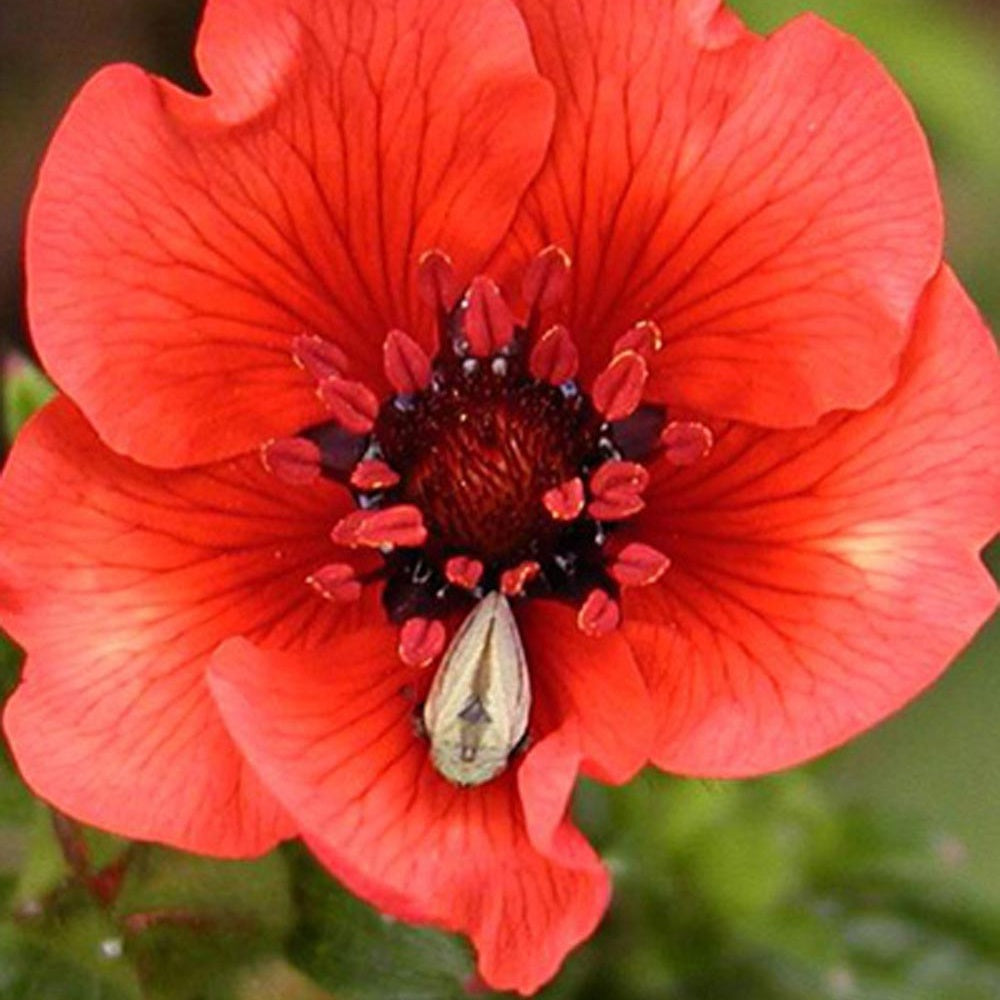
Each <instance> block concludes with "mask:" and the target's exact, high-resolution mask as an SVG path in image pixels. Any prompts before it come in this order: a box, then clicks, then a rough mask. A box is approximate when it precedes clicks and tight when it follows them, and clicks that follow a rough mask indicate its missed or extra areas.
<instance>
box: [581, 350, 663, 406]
mask: <svg viewBox="0 0 1000 1000" xmlns="http://www.w3.org/2000/svg"><path fill="white" fill-rule="evenodd" d="M648 377H649V368H648V367H647V365H646V361H645V359H644V358H643V357H642V355H641V354H637V353H636V352H635V351H622V353H621V354H616V355H615V357H614V359H613V360H612V362H611V364H609V365H608V367H607V368H605V369H604V371H602V372H601V374H600V375H598V376H597V378H596V379H594V389H593V392H592V394H591V396H592V398H593V401H594V406H595V407H596V408H597V412H598V413H601V414H603V416H604V418H605V419H606V420H624V419H625V418H626V417H630V416H631V415H632V414H633V413H634V412H635V409H636V407H637V406H638V405H639V403H641V402H642V391H643V389H644V388H645V386H646V379H647V378H648Z"/></svg>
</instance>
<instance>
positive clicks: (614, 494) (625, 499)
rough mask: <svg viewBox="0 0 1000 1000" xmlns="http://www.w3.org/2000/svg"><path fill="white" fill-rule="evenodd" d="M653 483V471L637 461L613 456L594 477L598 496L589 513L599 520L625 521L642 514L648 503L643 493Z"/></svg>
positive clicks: (593, 490)
mask: <svg viewBox="0 0 1000 1000" xmlns="http://www.w3.org/2000/svg"><path fill="white" fill-rule="evenodd" d="M648 485H649V473H648V472H647V471H646V469H645V468H644V467H643V466H641V465H639V464H638V463H637V462H622V461H619V460H618V459H611V460H610V461H608V462H605V463H604V464H603V465H602V466H601V467H600V468H599V469H598V470H597V471H596V472H595V473H594V474H593V475H592V476H591V477H590V492H591V495H592V496H593V497H594V499H593V500H591V502H590V503H589V504H588V506H587V513H588V514H590V516H591V517H593V518H594V519H595V520H598V521H621V520H624V519H625V518H627V517H631V516H632V515H633V514H638V513H639V511H640V510H642V508H643V507H645V503H644V502H643V500H642V493H643V491H644V490H645V489H646V487H647V486H648Z"/></svg>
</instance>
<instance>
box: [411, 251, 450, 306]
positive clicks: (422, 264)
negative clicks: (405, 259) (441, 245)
mask: <svg viewBox="0 0 1000 1000" xmlns="http://www.w3.org/2000/svg"><path fill="white" fill-rule="evenodd" d="M417 290H418V291H419V292H420V297H421V298H422V299H423V300H424V302H426V303H427V305H429V306H430V307H431V308H432V309H441V310H443V311H444V312H451V310H452V309H453V308H454V307H455V303H456V302H457V301H458V295H459V292H460V291H461V289H460V288H459V284H458V277H457V276H456V274H455V268H454V266H453V265H452V263H451V258H450V257H449V256H448V255H447V254H446V253H444V252H443V251H441V250H428V251H427V252H426V253H423V254H421V255H420V260H419V261H418V262H417Z"/></svg>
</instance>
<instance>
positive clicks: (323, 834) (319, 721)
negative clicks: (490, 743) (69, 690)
mask: <svg viewBox="0 0 1000 1000" xmlns="http://www.w3.org/2000/svg"><path fill="white" fill-rule="evenodd" d="M394 645H395V643H394V641H393V640H392V638H391V637H388V638H387V637H386V636H385V633H384V632H383V631H381V630H380V631H378V632H370V633H362V634H356V635H354V636H351V637H349V638H348V639H346V640H345V641H343V642H341V643H339V644H338V645H337V646H335V647H332V648H331V649H329V650H321V651H317V653H315V654H313V655H309V656H283V655H280V654H277V653H264V652H262V651H259V650H257V649H255V648H254V647H252V646H251V645H250V644H249V643H246V642H240V641H234V642H231V643H227V644H226V645H225V646H224V647H223V648H222V649H221V650H220V651H219V652H218V653H217V654H216V657H215V661H214V665H213V668H212V672H211V678H210V682H211V685H212V690H213V691H214V693H215V696H216V698H217V700H218V703H219V706H220V708H221V710H222V713H223V716H224V717H225V719H226V721H227V724H228V725H229V727H230V729H231V731H232V733H233V735H234V737H235V738H236V740H237V741H238V742H239V744H240V746H241V747H242V749H243V751H244V752H245V753H246V755H247V758H248V759H249V760H250V761H251V763H252V764H253V766H254V768H255V769H256V770H257V771H258V772H259V773H260V774H261V775H262V776H263V778H264V780H265V781H266V782H267V784H268V786H269V787H270V788H272V789H273V791H274V793H275V794H276V795H277V796H278V798H279V799H280V800H281V802H282V803H283V804H284V805H285V806H286V808H288V810H289V811H290V812H291V814H292V815H293V816H295V818H296V821H297V822H298V823H299V825H300V827H301V828H302V829H303V830H304V831H305V832H306V833H307V834H308V835H309V840H310V843H311V844H313V845H315V847H316V848H318V850H319V851H320V853H321V856H322V858H323V860H324V861H325V862H326V864H327V865H328V866H329V867H330V868H331V869H332V871H333V872H334V874H336V875H337V876H338V877H339V878H341V879H342V880H343V881H345V882H346V883H347V885H348V886H349V887H351V888H352V889H353V890H354V891H356V892H360V893H362V894H363V895H365V896H366V897H367V898H368V899H370V900H371V901H372V902H373V903H374V904H375V905H376V906H379V907H380V908H382V909H384V910H387V911H388V912H390V913H394V914H396V915H399V916H401V917H403V919H409V920H421V921H422V922H428V923H434V924H437V925H439V926H442V927H446V928H449V929H452V930H458V931H462V932H463V933H466V934H468V935H469V936H470V937H471V938H472V939H473V942H474V943H475V946H476V950H477V952H478V957H479V967H480V973H481V975H482V976H483V978H484V979H486V980H487V981H488V982H489V983H490V984H491V985H492V986H494V987H495V988H497V989H516V990H519V991H521V992H523V993H530V992H532V991H534V990H535V989H537V988H538V987H539V986H540V985H541V984H542V983H543V982H544V981H545V980H547V979H548V978H550V977H551V976H552V975H553V974H554V973H555V971H556V969H557V968H558V966H559V965H560V963H561V962H562V960H563V958H564V956H565V954H566V952H567V951H568V950H569V949H570V948H572V947H573V946H574V945H575V944H577V943H578V942H579V941H581V940H582V939H583V938H585V937H587V936H588V935H589V934H590V933H592V931H593V929H594V925H595V924H596V922H597V920H598V919H599V918H600V915H601V913H602V912H603V909H604V907H605V905H606V902H607V897H608V883H607V877H606V875H605V874H604V872H603V870H602V869H601V868H600V865H599V862H598V861H597V859H596V857H595V856H594V854H593V852H592V851H588V852H586V853H584V852H582V851H581V850H580V848H579V839H578V838H579V834H576V838H577V840H576V841H575V842H574V843H573V850H572V852H571V854H570V855H569V856H568V858H567V860H569V861H571V862H572V863H573V867H567V866H566V865H564V864H560V859H559V858H558V857H551V856H547V855H543V854H541V853H540V852H539V851H537V850H536V849H535V848H534V847H533V846H532V844H531V842H530V841H529V839H528V836H527V834H526V831H525V827H524V821H523V819H522V816H521V805H520V801H519V796H518V792H517V786H516V782H515V780H514V776H513V772H512V771H508V773H507V774H505V775H503V776H502V777H501V778H499V779H498V780H496V781H493V782H490V783H489V784H487V785H484V786H481V787H479V788H466V789H459V788H456V787H455V786H453V785H451V784H449V783H448V782H447V781H445V780H444V779H443V778H442V777H441V776H440V775H438V773H437V772H436V771H435V770H434V769H433V768H432V767H431V766H430V765H429V763H428V754H427V746H426V743H425V742H424V741H423V740H421V739H420V738H419V737H418V736H416V735H415V732H414V727H413V711H414V705H413V702H412V699H408V698H407V697H406V696H405V694H404V693H403V691H404V689H405V688H406V687H407V686H408V685H409V684H411V683H412V681H413V678H414V676H415V674H414V671H413V670H412V669H408V668H405V667H403V666H402V665H401V664H400V663H399V662H398V660H397V659H396V652H395V648H394ZM333 660H335V662H336V663H337V669H336V670H331V669H330V663H331V662H332V661H333ZM554 763H558V766H560V767H561V768H563V769H565V768H566V767H567V766H572V761H571V760H568V759H566V758H565V757H564V758H562V759H560V760H559V761H558V762H554ZM550 776H552V777H555V775H551V772H550ZM558 780H559V781H560V782H564V781H565V778H564V777H562V776H560V777H559V779H558ZM559 829H561V830H569V829H571V828H569V827H568V824H567V823H566V821H565V819H562V818H560V822H559ZM568 841H572V838H571V837H570V836H569V835H568V834H559V833H557V832H553V833H552V835H551V836H550V837H549V846H551V847H552V848H553V850H555V849H556V848H557V847H560V846H562V845H564V844H566V843H567V842H568Z"/></svg>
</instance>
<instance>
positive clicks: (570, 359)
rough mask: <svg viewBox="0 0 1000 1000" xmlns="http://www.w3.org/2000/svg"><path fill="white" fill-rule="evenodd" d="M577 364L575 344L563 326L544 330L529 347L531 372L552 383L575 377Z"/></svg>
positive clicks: (577, 354) (578, 358)
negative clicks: (532, 345) (531, 346)
mask: <svg viewBox="0 0 1000 1000" xmlns="http://www.w3.org/2000/svg"><path fill="white" fill-rule="evenodd" d="M579 365H580V355H579V353H578V352H577V349H576V344H575V343H574V342H573V338H572V337H571V336H570V332H569V330H567V329H566V327H564V326H554V327H552V328H551V329H550V330H546V331H545V333H544V334H543V335H542V337H541V338H540V339H539V340H538V342H537V343H536V344H535V346H534V347H533V348H532V349H531V357H530V358H529V359H528V367H529V368H530V369H531V374H532V375H534V376H535V378H537V379H541V380H542V381H544V382H550V383H551V384H552V385H559V383H560V382H566V381H568V380H569V379H571V378H575V377H576V371H577V368H578V367H579Z"/></svg>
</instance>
